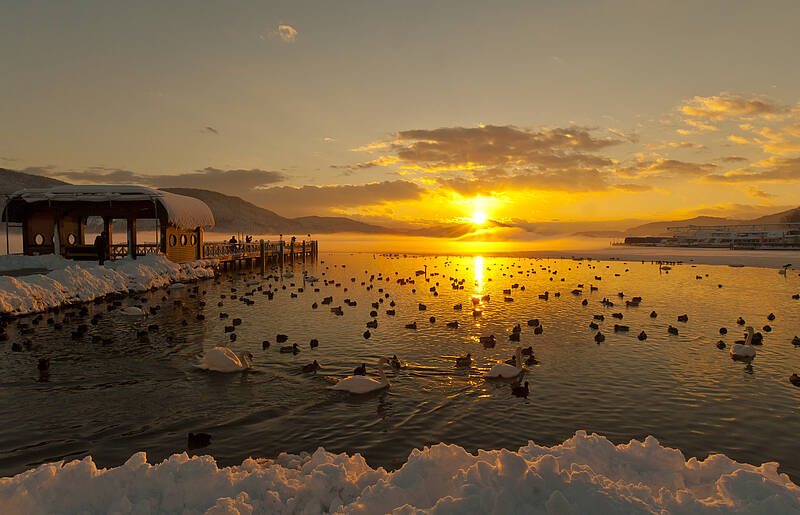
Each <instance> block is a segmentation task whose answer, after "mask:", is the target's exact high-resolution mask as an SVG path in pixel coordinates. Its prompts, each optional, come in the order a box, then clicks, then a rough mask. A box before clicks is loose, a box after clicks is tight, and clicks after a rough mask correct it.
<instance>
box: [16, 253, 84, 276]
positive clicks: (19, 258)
mask: <svg viewBox="0 0 800 515" xmlns="http://www.w3.org/2000/svg"><path fill="white" fill-rule="evenodd" d="M70 263H72V261H69V260H67V259H64V258H63V257H61V256H56V255H55V254H42V255H41V256H23V255H19V254H10V255H4V256H0V273H3V272H11V271H15V270H28V269H31V270H35V269H45V270H55V269H56V268H64V267H65V266H67V265H68V264H70Z"/></svg>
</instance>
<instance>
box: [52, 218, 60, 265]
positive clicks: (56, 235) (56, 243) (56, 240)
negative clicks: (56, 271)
mask: <svg viewBox="0 0 800 515" xmlns="http://www.w3.org/2000/svg"><path fill="white" fill-rule="evenodd" d="M53 254H55V255H56V256H60V255H61V217H60V216H58V215H56V218H55V223H54V224H53Z"/></svg>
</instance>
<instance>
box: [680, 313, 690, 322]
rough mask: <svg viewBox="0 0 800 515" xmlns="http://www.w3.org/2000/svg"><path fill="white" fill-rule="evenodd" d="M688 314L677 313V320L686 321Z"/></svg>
mask: <svg viewBox="0 0 800 515" xmlns="http://www.w3.org/2000/svg"><path fill="white" fill-rule="evenodd" d="M688 321H689V315H678V322H688Z"/></svg>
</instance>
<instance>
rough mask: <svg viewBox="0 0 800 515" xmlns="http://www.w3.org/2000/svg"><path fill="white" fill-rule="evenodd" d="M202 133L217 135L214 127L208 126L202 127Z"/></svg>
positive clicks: (217, 132)
mask: <svg viewBox="0 0 800 515" xmlns="http://www.w3.org/2000/svg"><path fill="white" fill-rule="evenodd" d="M203 132H205V133H206V134H219V131H218V130H217V129H215V128H214V127H211V126H210V125H206V126H205V127H203Z"/></svg>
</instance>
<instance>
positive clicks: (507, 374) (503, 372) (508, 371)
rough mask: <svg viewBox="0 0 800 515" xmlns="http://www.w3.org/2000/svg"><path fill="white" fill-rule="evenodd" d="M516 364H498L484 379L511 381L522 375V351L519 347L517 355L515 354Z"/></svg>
mask: <svg viewBox="0 0 800 515" xmlns="http://www.w3.org/2000/svg"><path fill="white" fill-rule="evenodd" d="M514 362H515V365H509V364H508V363H503V362H500V363H496V364H495V365H494V366H493V367H492V368H490V369H489V371H488V372H486V373H485V374H484V375H483V377H485V378H487V379H499V378H503V379H511V378H514V377H517V376H518V375H520V374H521V373H522V370H523V369H522V349H521V348H520V347H517V350H516V353H515V354H514Z"/></svg>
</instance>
